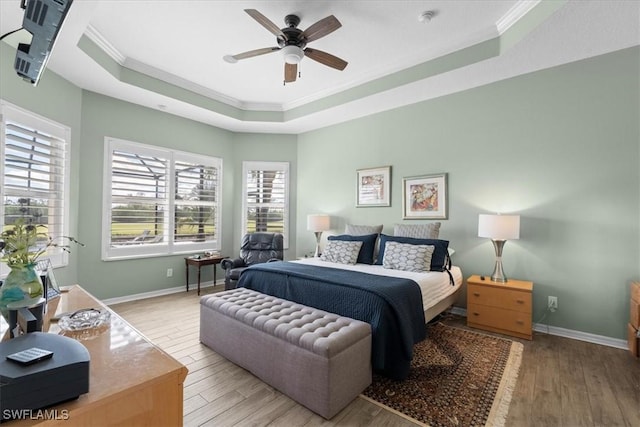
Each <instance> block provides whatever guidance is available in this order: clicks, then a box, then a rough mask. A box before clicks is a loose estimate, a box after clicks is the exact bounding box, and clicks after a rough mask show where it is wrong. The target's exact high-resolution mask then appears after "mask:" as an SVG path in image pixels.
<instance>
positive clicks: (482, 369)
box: [362, 323, 523, 427]
mask: <svg viewBox="0 0 640 427" xmlns="http://www.w3.org/2000/svg"><path fill="white" fill-rule="evenodd" d="M522 349H523V346H522V344H521V343H518V342H514V341H511V340H508V339H505V338H499V337H494V336H490V335H486V334H482V333H477V332H473V331H468V330H465V329H462V328H456V327H451V326H446V325H444V324H442V323H435V324H432V325H429V326H428V328H427V339H425V340H424V341H422V342H420V343H418V344H417V345H416V346H415V347H414V355H413V361H412V362H411V370H410V373H409V376H408V378H407V379H405V380H403V381H394V380H390V379H388V378H385V377H382V376H379V375H375V374H374V376H373V383H372V384H371V385H370V386H369V387H368V388H367V389H366V390H365V391H364V392H363V394H362V397H364V398H365V399H367V400H370V401H372V402H373V403H376V404H379V405H382V406H384V407H386V408H387V409H389V410H391V411H393V412H395V413H397V414H399V415H401V416H403V417H405V418H409V419H411V420H412V421H414V422H416V423H418V424H422V425H428V426H431V427H441V426H442V427H444V426H446V427H450V426H458V427H462V426H492V427H493V426H503V425H504V423H505V420H506V417H507V413H508V411H509V404H510V402H511V393H512V392H513V389H514V387H515V384H516V380H517V378H518V370H519V368H520V361H521V360H522Z"/></svg>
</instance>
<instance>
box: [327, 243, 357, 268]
mask: <svg viewBox="0 0 640 427" xmlns="http://www.w3.org/2000/svg"><path fill="white" fill-rule="evenodd" d="M361 246H362V242H348V241H345V240H329V241H327V245H326V246H325V248H324V252H322V255H321V256H320V259H321V260H323V261H330V262H337V263H339V264H355V263H356V261H357V260H358V254H359V253H360V247H361Z"/></svg>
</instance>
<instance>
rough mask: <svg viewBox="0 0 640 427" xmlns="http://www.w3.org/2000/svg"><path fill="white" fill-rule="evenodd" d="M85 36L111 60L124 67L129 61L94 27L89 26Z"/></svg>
mask: <svg viewBox="0 0 640 427" xmlns="http://www.w3.org/2000/svg"><path fill="white" fill-rule="evenodd" d="M84 34H85V35H86V36H87V37H88V38H89V39H90V40H91V41H92V42H94V43H95V44H96V45H97V46H98V47H99V48H100V49H102V50H103V51H104V53H106V54H107V55H109V57H110V58H111V59H113V60H114V61H116V62H117V63H118V64H120V65H123V64H124V62H125V60H126V59H127V58H126V57H125V56H124V55H123V54H122V53H120V51H119V50H118V49H116V48H115V47H114V46H113V45H112V44H111V43H109V41H108V40H107V39H106V38H104V36H103V35H102V34H100V32H99V31H98V30H96V28H95V27H94V26H92V25H88V26H87V29H86V30H85V32H84Z"/></svg>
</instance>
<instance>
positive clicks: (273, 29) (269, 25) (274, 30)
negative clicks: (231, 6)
mask: <svg viewBox="0 0 640 427" xmlns="http://www.w3.org/2000/svg"><path fill="white" fill-rule="evenodd" d="M244 11H245V12H247V13H248V14H249V16H250V17H252V18H253V19H255V20H256V21H258V24H260V25H262V26H263V27H264V28H266V29H267V30H269V32H270V33H271V34H273V35H274V36H276V37H282V38H283V39H284V40H285V41H287V40H288V37H287V36H286V35H285V34H284V33H283V32H282V30H281V29H280V28H278V26H277V25H276V24H274V23H273V22H272V21H271V20H270V19H269V18H267V17H266V16H264V15H263V14H261V13H260V12H258V11H257V10H255V9H245V10H244Z"/></svg>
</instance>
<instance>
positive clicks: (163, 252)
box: [102, 137, 223, 261]
mask: <svg viewBox="0 0 640 427" xmlns="http://www.w3.org/2000/svg"><path fill="white" fill-rule="evenodd" d="M114 150H119V151H124V152H130V153H135V154H141V155H150V156H154V157H160V158H164V159H167V160H168V170H167V174H168V176H169V177H170V178H169V180H168V183H167V198H166V201H165V202H166V217H165V219H164V221H165V223H164V224H165V235H164V238H163V240H162V241H161V242H159V243H154V244H149V245H145V244H142V245H124V246H116V247H112V246H111V220H112V212H111V178H112V161H113V152H114ZM176 161H191V162H193V163H196V164H206V165H207V166H212V167H215V168H217V169H218V189H217V195H218V196H217V197H218V200H217V209H216V218H215V224H214V226H215V230H216V234H215V240H208V241H206V242H174V240H173V233H171V231H170V230H173V229H174V225H175V216H174V212H175V206H176V202H175V190H176V189H175V179H174V177H175V162H176ZM222 176H223V173H222V159H221V158H219V157H213V156H204V155H202V154H194V153H188V152H185V151H179V150H174V149H168V148H162V147H158V146H153V145H147V144H142V143H139V142H132V141H127V140H123V139H117V138H111V137H106V138H105V144H104V176H103V218H102V260H103V261H115V260H122V259H135V258H150V257H158V256H169V255H179V254H188V253H193V252H202V251H206V250H219V249H220V246H221V242H222V189H223V186H222Z"/></svg>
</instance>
